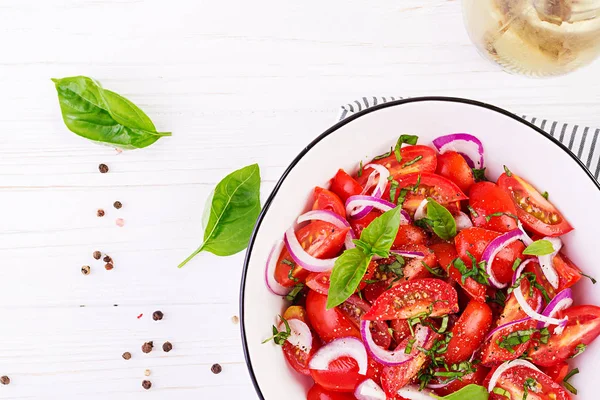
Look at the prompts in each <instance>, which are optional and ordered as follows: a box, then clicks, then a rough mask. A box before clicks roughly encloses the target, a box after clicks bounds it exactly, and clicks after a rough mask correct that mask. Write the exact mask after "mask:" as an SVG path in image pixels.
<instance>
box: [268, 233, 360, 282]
mask: <svg viewBox="0 0 600 400" xmlns="http://www.w3.org/2000/svg"><path fill="white" fill-rule="evenodd" d="M348 230H349V228H344V229H340V228H338V227H337V226H335V225H333V224H330V223H329V222H324V221H313V222H311V223H310V224H308V225H306V226H303V227H302V228H300V229H299V230H298V231H296V237H297V238H298V241H299V242H300V244H301V245H302V248H303V249H304V250H305V251H306V252H307V253H308V254H310V255H311V256H313V257H316V258H323V259H325V258H332V257H335V256H337V255H338V254H339V253H340V252H341V251H342V248H343V247H344V240H346V234H347V233H348ZM290 264H291V265H290ZM292 268H293V271H292V273H291V275H292V276H293V277H294V278H296V279H297V280H299V281H304V279H305V278H306V276H307V275H308V274H309V271H307V270H305V269H304V268H302V267H300V266H299V265H296V263H294V260H293V259H292V256H290V252H289V251H288V250H287V248H285V247H284V248H283V251H282V252H281V255H280V256H279V260H278V261H277V266H276V267H275V280H276V281H277V282H279V284H281V285H283V286H288V287H291V286H294V285H295V284H296V283H297V281H295V280H293V279H291V278H290V270H292Z"/></svg>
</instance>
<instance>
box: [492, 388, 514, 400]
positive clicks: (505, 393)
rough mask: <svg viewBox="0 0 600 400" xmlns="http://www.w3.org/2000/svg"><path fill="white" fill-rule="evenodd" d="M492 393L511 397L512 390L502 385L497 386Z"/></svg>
mask: <svg viewBox="0 0 600 400" xmlns="http://www.w3.org/2000/svg"><path fill="white" fill-rule="evenodd" d="M492 393H494V394H497V395H500V396H504V397H506V398H507V399H510V392H509V391H508V390H504V389H502V388H501V387H498V386H496V387H495V388H494V389H493V390H492Z"/></svg>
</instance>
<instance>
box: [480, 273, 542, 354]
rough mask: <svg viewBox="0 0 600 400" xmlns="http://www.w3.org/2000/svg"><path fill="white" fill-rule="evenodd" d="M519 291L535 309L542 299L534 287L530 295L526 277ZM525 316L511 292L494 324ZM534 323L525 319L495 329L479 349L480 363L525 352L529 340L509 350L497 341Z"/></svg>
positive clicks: (529, 327)
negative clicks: (497, 329)
mask: <svg viewBox="0 0 600 400" xmlns="http://www.w3.org/2000/svg"><path fill="white" fill-rule="evenodd" d="M521 292H522V293H523V297H525V300H526V301H527V304H529V305H530V306H531V308H533V309H534V310H536V309H537V308H538V306H539V302H541V301H542V296H541V295H540V293H539V291H538V290H537V289H534V290H533V296H530V295H529V294H530V291H529V281H528V280H527V279H523V280H522V281H521ZM525 318H527V314H526V313H525V311H523V310H522V309H521V307H520V306H519V302H518V301H517V299H516V298H515V295H514V294H511V295H510V296H508V298H507V299H506V304H505V306H504V311H503V312H502V315H501V316H500V318H499V319H498V322H497V323H496V326H497V327H499V326H502V325H504V324H507V323H509V322H513V321H517V320H521V319H525ZM536 325H537V321H535V320H533V319H527V320H525V321H523V322H519V323H515V324H514V325H510V326H507V327H506V328H503V329H501V330H499V331H496V332H495V333H494V334H493V335H492V336H491V337H489V338H488V339H486V340H485V342H484V344H483V347H482V350H481V362H482V364H483V365H485V366H493V365H495V364H498V363H501V362H504V361H508V360H514V359H515V358H517V357H519V356H520V355H521V354H523V353H524V352H525V350H527V347H529V344H530V342H525V343H522V344H519V345H517V346H515V347H512V348H511V349H510V350H509V349H506V348H503V347H500V345H499V343H501V342H502V341H503V339H504V338H505V337H507V336H508V335H510V334H511V333H515V332H517V331H525V330H529V329H534V328H535V327H536ZM511 350H512V351H511Z"/></svg>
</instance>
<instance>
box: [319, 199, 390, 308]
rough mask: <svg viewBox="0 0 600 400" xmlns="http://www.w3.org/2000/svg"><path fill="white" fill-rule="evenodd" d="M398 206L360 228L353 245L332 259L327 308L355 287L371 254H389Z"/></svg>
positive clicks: (349, 293) (351, 292) (334, 304)
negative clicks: (358, 237) (333, 260)
mask: <svg viewBox="0 0 600 400" xmlns="http://www.w3.org/2000/svg"><path fill="white" fill-rule="evenodd" d="M400 211H401V209H400V207H396V208H393V209H391V210H389V211H386V212H385V213H383V214H382V215H380V216H379V217H377V218H375V219H374V220H373V221H372V222H371V223H370V224H369V226H367V227H366V228H365V229H363V231H362V233H361V234H360V239H358V240H355V241H354V243H355V244H356V247H355V248H354V249H349V250H346V251H344V252H343V253H342V255H341V256H339V257H338V258H337V260H335V265H334V266H333V270H332V271H331V277H330V286H329V294H328V295H327V308H328V309H330V308H333V307H335V306H338V305H340V304H342V303H343V302H344V301H345V300H346V299H347V298H348V297H350V296H351V295H352V294H353V293H354V292H355V291H356V289H357V288H358V285H359V284H360V281H361V280H362V278H363V276H364V275H365V272H366V271H367V267H368V266H369V263H370V262H371V259H372V258H373V256H374V255H378V256H380V257H388V256H389V253H390V248H391V247H392V244H393V243H394V239H395V238H396V235H397V234H398V228H399V227H400V220H401V218H400Z"/></svg>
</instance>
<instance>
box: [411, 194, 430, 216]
mask: <svg viewBox="0 0 600 400" xmlns="http://www.w3.org/2000/svg"><path fill="white" fill-rule="evenodd" d="M428 202H429V201H428V200H427V199H425V200H423V201H422V202H421V203H420V204H419V206H418V207H417V209H416V210H415V215H414V216H413V219H414V220H415V221H418V220H420V219H423V218H425V217H426V216H427V215H426V214H425V207H427V203H428Z"/></svg>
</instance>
